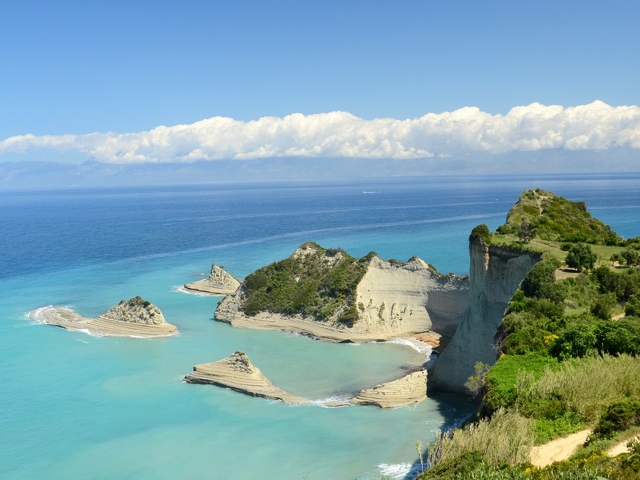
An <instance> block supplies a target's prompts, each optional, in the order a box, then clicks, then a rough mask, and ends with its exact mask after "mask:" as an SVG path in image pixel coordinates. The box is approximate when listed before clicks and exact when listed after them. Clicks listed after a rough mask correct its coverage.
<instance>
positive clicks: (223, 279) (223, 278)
mask: <svg viewBox="0 0 640 480" xmlns="http://www.w3.org/2000/svg"><path fill="white" fill-rule="evenodd" d="M239 286H240V280H238V279H237V278H235V277H234V276H233V275H231V274H230V273H229V272H227V271H226V270H225V269H224V267H221V266H218V265H216V264H215V263H213V264H211V273H210V274H209V277H208V278H205V279H203V280H198V281H197V282H193V283H187V284H185V286H184V288H186V289H187V290H192V291H195V292H201V293H208V294H210V295H228V294H230V293H233V292H235V291H236V290H237V289H238V287H239Z"/></svg>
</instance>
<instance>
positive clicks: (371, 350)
mask: <svg viewBox="0 0 640 480" xmlns="http://www.w3.org/2000/svg"><path fill="white" fill-rule="evenodd" d="M529 188H543V189H546V190H551V191H553V192H554V193H556V194H559V195H563V196H565V197H567V198H569V199H571V200H583V201H585V202H586V203H587V205H588V208H589V210H590V211H591V212H592V213H593V215H594V216H596V217H598V218H600V219H601V220H603V221H604V222H605V223H607V224H609V225H611V227H612V228H613V229H614V230H616V231H617V232H618V233H619V234H620V235H622V236H625V237H635V236H638V235H640V175H639V174H610V175H605V174H598V175H528V176H438V177H429V178H427V177H415V178H381V179H367V180H353V181H343V182H317V183H314V182H305V183H264V184H220V185H198V186H193V185H191V186H162V187H148V188H120V189H91V190H83V189H69V190H51V191H15V192H3V193H0V477H1V478H11V479H37V478H47V479H49V478H61V479H89V478H91V479H116V478H117V479H149V478H153V479H205V478H206V479H254V478H260V479H266V480H269V479H287V480H305V479H307V480H312V479H323V480H327V479H328V480H333V479H351V480H352V479H354V478H357V479H362V480H365V479H376V480H378V479H380V478H382V477H383V476H387V477H388V478H390V479H403V478H410V477H411V476H412V475H413V474H415V472H417V471H418V469H421V466H420V463H419V462H418V461H417V459H418V454H417V450H416V442H417V441H420V442H422V445H425V444H426V443H428V442H429V441H430V440H432V439H433V438H434V436H435V433H436V431H437V430H438V429H446V428H449V427H451V426H452V425H456V424H457V423H459V422H460V421H462V420H463V419H464V418H466V417H467V416H468V415H469V414H470V413H471V412H472V411H473V409H474V408H475V406H474V404H473V403H470V402H469V401H467V400H465V399H461V398H457V397H450V396H444V395H434V396H433V397H432V398H429V399H428V400H426V401H424V402H422V403H420V404H417V405H415V406H411V407H407V408H398V409H391V410H382V409H379V408H376V407H356V406H353V407H343V408H327V407H326V405H325V403H326V401H327V400H329V399H335V398H344V397H347V396H349V395H351V394H353V393H354V392H357V391H358V390H360V389H362V388H366V387H371V386H373V385H376V384H378V383H381V382H384V381H388V380H391V379H394V378H398V377H400V376H402V375H403V374H404V373H405V372H406V371H407V369H408V368H411V367H412V366H415V365H416V364H420V363H423V362H425V361H426V360H427V358H426V354H425V352H423V351H417V350H415V349H413V348H411V347H410V346H407V345H406V344H403V343H402V342H385V343H366V344H331V343H324V342H319V341H314V340H310V339H308V338H306V337H303V336H299V335H294V334H288V333H284V332H266V331H254V330H247V329H236V328H233V327H230V326H229V325H227V324H224V323H219V322H216V321H215V320H214V316H213V314H214V310H215V308H216V305H217V303H218V302H219V301H220V298H219V297H211V296H202V295H192V294H188V293H185V292H184V291H183V290H182V289H181V288H180V287H181V285H183V284H184V283H188V282H193V281H195V280H198V279H201V278H204V277H205V276H206V275H207V274H208V271H209V269H210V267H211V263H214V262H215V263H216V264H218V265H223V266H224V267H225V268H226V269H227V270H228V271H229V272H231V273H232V274H234V275H235V276H237V277H240V278H242V277H244V276H246V275H247V274H249V273H250V272H252V271H253V270H255V269H257V268H259V267H261V266H263V265H266V264H268V263H270V262H274V261H276V260H279V259H283V258H285V257H287V256H288V255H290V254H291V253H292V252H293V251H294V250H295V249H296V247H298V246H299V245H300V244H302V243H303V242H307V241H315V242H317V243H319V244H320V245H322V246H324V247H327V248H330V247H331V248H338V247H340V248H343V249H345V250H346V251H348V252H349V253H350V254H352V255H354V256H358V257H360V256H363V255H365V254H367V253H368V252H370V251H372V250H373V251H375V252H377V254H378V255H379V256H380V257H382V258H385V259H391V258H395V259H397V260H401V261H403V260H407V259H408V258H410V257H412V256H414V255H417V256H419V257H420V258H422V259H423V260H425V261H426V262H428V263H430V264H432V265H433V266H435V267H436V268H437V269H438V270H439V271H440V272H443V273H448V272H453V273H455V274H460V275H464V274H466V273H467V272H468V268H469V258H468V243H467V242H468V237H469V233H470V231H471V229H472V228H473V227H474V226H476V225H478V224H480V223H485V224H487V225H488V226H489V227H490V228H491V229H495V228H496V227H497V226H498V225H500V224H501V223H503V222H504V220H505V216H506V213H507V211H508V210H509V208H510V207H511V206H512V205H513V203H514V202H515V201H516V200H517V198H518V195H519V194H520V193H521V192H522V191H523V190H525V189H529ZM136 295H140V296H142V297H143V298H145V299H147V300H149V301H151V302H152V303H154V304H156V305H157V306H158V307H159V308H160V309H161V310H162V312H163V313H164V316H165V317H166V319H167V321H169V322H170V323H172V324H174V325H176V326H177V327H178V328H179V330H180V334H179V335H177V336H175V337H171V338H162V339H129V338H124V339H123V338H105V337H94V336H89V335H86V334H83V333H75V332H68V331H66V330H63V329H59V328H56V327H52V326H48V325H42V324H37V323H34V322H33V321H31V320H29V318H28V316H27V313H28V312H29V311H31V310H34V309H36V308H39V307H42V306H47V305H57V306H67V307H70V308H73V309H74V310H75V311H77V312H79V313H81V314H82V315H85V316H89V317H95V316H98V315H100V314H101V313H103V312H104V311H106V310H107V309H109V308H110V307H111V306H113V305H115V304H117V303H118V302H119V301H120V300H123V299H128V298H131V297H134V296H136ZM236 350H243V351H245V352H247V354H248V355H249V357H250V358H251V360H252V361H253V363H254V364H255V365H256V366H258V367H259V368H260V369H261V370H262V371H263V373H264V374H265V375H266V376H268V377H269V378H271V379H272V380H273V382H274V383H275V384H276V385H278V386H279V387H281V388H283V389H285V390H288V391H290V392H292V393H295V394H298V395H302V396H305V397H308V398H311V399H313V400H314V403H313V404H311V405H304V406H290V405H285V404H283V403H281V402H275V401H268V400H264V399H260V398H253V397H249V396H245V395H242V394H239V393H236V392H234V391H231V390H228V389H224V388H218V387H214V386H208V385H190V384H186V383H184V382H183V376H184V375H186V374H187V373H189V372H190V371H191V370H192V368H193V366H194V365H196V364H199V363H206V362H212V361H216V360H220V359H222V358H224V357H226V356H228V355H230V354H231V353H233V352H234V351H236Z"/></svg>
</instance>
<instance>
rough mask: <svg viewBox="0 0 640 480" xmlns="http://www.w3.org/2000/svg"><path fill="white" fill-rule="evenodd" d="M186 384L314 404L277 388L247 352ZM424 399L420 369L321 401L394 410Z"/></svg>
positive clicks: (200, 371)
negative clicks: (345, 396) (350, 395)
mask: <svg viewBox="0 0 640 480" xmlns="http://www.w3.org/2000/svg"><path fill="white" fill-rule="evenodd" d="M184 380H185V382H187V383H196V384H205V385H206V384H208V385H216V386H218V387H224V388H230V389H232V390H235V391H236V392H240V393H244V394H245V395H250V396H252V397H261V398H267V399H269V400H280V401H282V402H284V403H290V404H294V405H300V404H308V403H317V402H312V401H311V400H309V399H306V398H304V397H300V396H298V395H294V394H291V393H289V392H287V391H285V390H282V389H281V388H278V387H276V386H275V385H274V384H273V383H272V382H271V380H269V379H268V378H267V377H266V376H264V374H263V373H262V372H261V371H260V369H259V368H258V367H256V366H255V365H253V364H252V363H251V360H249V357H248V356H247V355H246V353H244V352H241V351H236V352H235V353H233V354H232V355H230V356H228V357H227V358H225V359H222V360H218V361H217V362H212V363H203V364H201V365H196V366H195V367H193V372H191V373H190V374H188V375H186V376H185V377H184ZM426 398H427V372H426V370H424V369H421V370H419V371H416V372H411V373H409V374H408V375H406V376H404V377H402V378H399V379H397V380H393V381H391V382H387V383H383V384H380V385H376V386H375V387H373V388H368V389H365V390H362V391H361V392H359V393H358V394H357V395H356V396H355V397H353V398H351V399H348V400H338V401H330V402H324V403H322V405H324V406H326V407H343V406H347V405H373V406H377V407H380V408H397V407H404V406H407V405H413V404H414V403H417V402H421V401H423V400H425V399H426Z"/></svg>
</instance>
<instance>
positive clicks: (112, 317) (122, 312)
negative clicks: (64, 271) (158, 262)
mask: <svg viewBox="0 0 640 480" xmlns="http://www.w3.org/2000/svg"><path fill="white" fill-rule="evenodd" d="M29 317H30V318H31V319H32V320H35V321H37V322H41V323H46V324H47V325H54V326H57V327H61V328H64V329H67V330H71V331H75V332H83V333H88V334H90V335H96V336H100V337H133V338H153V337H168V336H171V335H175V334H176V333H178V329H177V328H176V327H175V326H174V325H171V324H170V323H167V321H166V320H165V318H164V316H163V315H162V312H161V311H160V309H159V308H158V307H156V306H155V305H153V304H152V303H151V302H148V301H146V300H144V299H143V298H141V297H134V298H132V299H130V300H122V301H121V302H120V303H119V304H118V305H116V306H115V307H113V308H110V309H109V310H107V311H106V312H105V313H104V314H102V315H100V316H99V317H98V318H86V317H83V316H82V315H80V314H78V313H76V312H74V311H73V310H70V309H68V308H56V307H43V308H39V309H36V310H34V311H32V312H30V313H29Z"/></svg>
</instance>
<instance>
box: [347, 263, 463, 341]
mask: <svg viewBox="0 0 640 480" xmlns="http://www.w3.org/2000/svg"><path fill="white" fill-rule="evenodd" d="M468 289H469V278H468V277H466V276H465V277H459V276H456V275H447V276H443V275H439V274H438V273H436V272H434V270H433V268H431V267H430V266H429V265H428V264H427V263H425V262H424V261H423V260H421V259H420V258H418V257H414V258H412V259H411V260H409V261H408V262H407V263H405V264H393V263H390V262H387V261H384V260H382V259H380V258H378V257H373V258H372V259H371V260H370V262H369V265H368V267H367V272H366V273H365V275H364V276H363V277H362V280H360V283H359V284H358V288H357V305H358V316H359V320H358V322H357V323H356V325H354V327H353V328H354V329H357V330H362V331H366V330H375V331H378V332H383V331H384V332H386V333H389V334H393V333H419V332H426V331H430V330H433V331H436V332H438V333H439V334H441V335H448V336H451V335H453V333H454V332H455V330H456V327H457V325H458V322H459V321H460V319H461V318H462V315H463V313H464V312H465V310H466V308H467V306H468V303H469V296H468Z"/></svg>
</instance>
